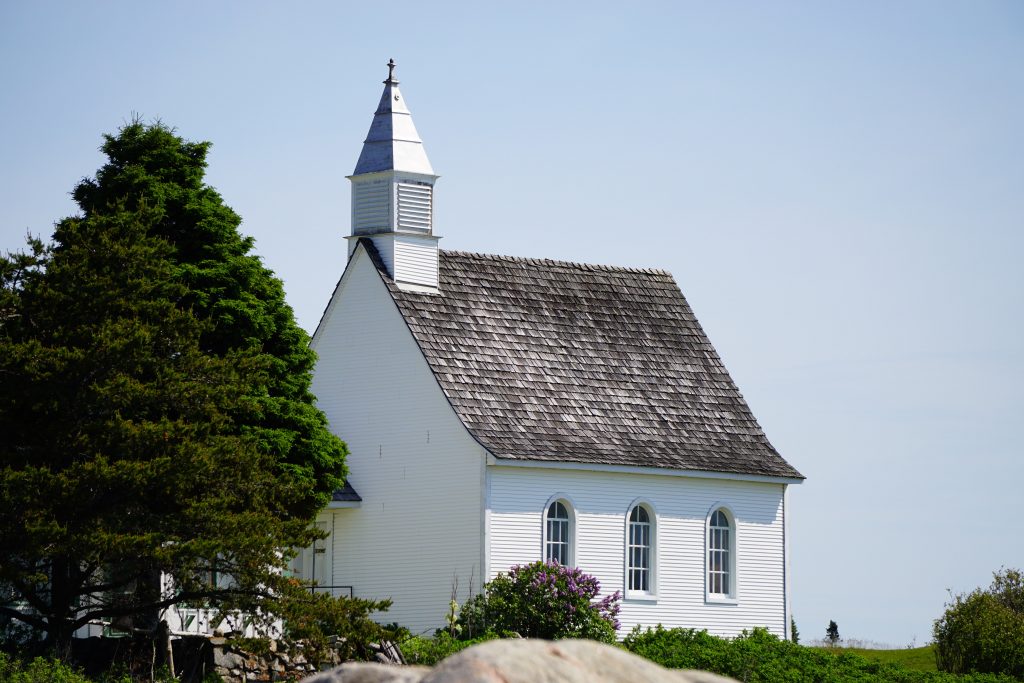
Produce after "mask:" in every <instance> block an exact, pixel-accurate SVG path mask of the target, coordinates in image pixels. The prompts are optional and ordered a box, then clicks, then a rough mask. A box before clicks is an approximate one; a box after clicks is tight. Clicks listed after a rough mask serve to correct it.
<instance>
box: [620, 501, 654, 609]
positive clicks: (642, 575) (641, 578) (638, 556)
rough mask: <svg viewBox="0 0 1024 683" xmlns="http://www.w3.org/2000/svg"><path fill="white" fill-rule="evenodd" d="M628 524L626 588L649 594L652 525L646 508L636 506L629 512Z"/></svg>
mask: <svg viewBox="0 0 1024 683" xmlns="http://www.w3.org/2000/svg"><path fill="white" fill-rule="evenodd" d="M628 524H629V531H628V534H627V538H628V544H627V547H626V558H627V560H626V562H627V567H626V575H627V579H626V586H627V588H628V589H629V590H630V591H636V592H640V593H651V592H653V591H652V590H651V586H652V581H651V574H652V563H651V558H652V554H653V553H652V548H653V541H652V538H653V534H652V533H651V532H652V529H653V525H652V524H651V515H650V513H649V512H648V511H647V508H646V507H644V506H643V505H637V506H635V507H634V508H633V509H632V510H630V512H629V523H628Z"/></svg>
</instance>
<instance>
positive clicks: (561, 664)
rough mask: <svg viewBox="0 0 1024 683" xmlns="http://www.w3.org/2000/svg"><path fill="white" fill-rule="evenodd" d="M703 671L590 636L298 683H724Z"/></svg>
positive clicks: (499, 645) (502, 643)
mask: <svg viewBox="0 0 1024 683" xmlns="http://www.w3.org/2000/svg"><path fill="white" fill-rule="evenodd" d="M731 680H732V679H729V678H723V677H722V676H717V675H715V674H710V673H706V672H703V671H674V670H671V669H665V668H663V667H660V666H658V665H657V664H654V663H653V662H649V661H647V660H646V659H643V658H642V657H637V656H636V655H634V654H631V653H629V652H626V651H625V650H622V649H620V648H617V647H613V646H611V645H603V644H601V643H596V642H594V641H592V640H560V641H557V642H551V641H547V640H518V639H517V640H492V641H489V642H486V643H480V644H479V645H474V646H473V647H471V648H469V649H467V650H463V651H462V652H459V653H457V654H454V655H452V656H451V657H449V658H448V659H446V660H444V661H443V662H441V663H440V664H438V665H437V666H436V667H434V668H433V669H428V668H426V667H414V666H388V665H384V664H367V663H356V662H350V663H348V664H342V665H341V666H339V667H337V668H336V669H332V670H331V671H325V672H324V673H321V674H318V675H316V676H313V677H311V678H307V679H305V680H304V681H303V683H641V682H645V683H726V682H728V681H731Z"/></svg>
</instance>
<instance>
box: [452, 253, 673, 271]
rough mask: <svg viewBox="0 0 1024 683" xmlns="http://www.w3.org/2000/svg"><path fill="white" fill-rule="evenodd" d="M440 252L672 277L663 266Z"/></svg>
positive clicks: (473, 257)
mask: <svg viewBox="0 0 1024 683" xmlns="http://www.w3.org/2000/svg"><path fill="white" fill-rule="evenodd" d="M440 252H441V253H442V254H447V255H451V256H460V257H466V258H472V259H477V260H480V261H508V262H510V263H525V264H529V265H533V266H565V267H568V268H574V269H576V270H597V271H602V272H608V273H633V274H636V273H646V274H648V275H665V276H667V277H672V273H670V272H669V271H667V270H664V269H663V268H630V267H628V266H608V265H604V264H599V263H583V262H581V261H561V260H558V259H549V258H533V257H530V256H506V255H503V254H481V253H478V252H472V251H459V250H456V249H441V250H440Z"/></svg>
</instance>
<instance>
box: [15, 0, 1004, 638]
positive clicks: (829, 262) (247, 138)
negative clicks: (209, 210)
mask: <svg viewBox="0 0 1024 683" xmlns="http://www.w3.org/2000/svg"><path fill="white" fill-rule="evenodd" d="M548 5H556V6H555V7H551V6H548ZM389 57H394V59H395V60H396V61H397V62H398V65H399V66H398V70H397V76H398V78H399V79H400V80H401V82H402V91H403V93H404V95H405V96H406V98H407V100H408V102H409V105H410V107H411V109H412V111H413V114H414V116H415V120H416V123H417V126H418V128H419V131H420V134H421V136H422V137H423V139H424V141H425V143H426V146H427V151H428V153H429V155H430V158H431V161H432V162H433V165H434V168H435V169H436V170H437V172H438V173H440V174H442V178H441V180H440V181H439V183H438V186H437V203H438V209H437V211H438V215H437V226H438V232H439V233H440V234H441V235H443V236H444V240H443V241H442V246H443V247H446V248H449V249H462V250H469V251H482V252H489V253H501V254H513V255H521V256H540V257H549V258H559V259H568V260H578V261H588V262H596V263H605V264H614V265H627V266H649V267H660V268H665V269H668V270H670V271H671V272H672V273H674V275H675V277H676V279H677V281H678V282H679V284H680V285H681V286H682V289H683V291H684V293H685V294H686V296H687V297H688V298H689V300H690V302H691V304H692V305H693V307H694V309H695V311H696V313H697V315H698V317H699V318H700V320H701V321H702V323H703V324H704V326H705V328H706V329H707V331H708V333H709V335H710V337H711V340H712V341H713V342H714V343H715V345H716V346H717V348H718V350H719V351H720V352H721V354H722V356H723V358H724V360H725V363H726V366H727V367H728V368H729V369H730V371H731V372H732V374H733V377H734V378H735V379H736V381H737V383H738V384H739V386H740V388H741V389H742V390H743V392H744V393H745V395H746V396H747V398H748V399H749V401H750V403H751V405H752V407H753V409H754V412H755V414H756V415H757V416H758V418H759V419H760V421H761V423H762V425H763V426H764V428H765V430H766V431H767V433H768V435H769V437H770V438H771V439H772V441H773V443H774V444H775V445H776V446H777V448H778V449H779V450H780V451H781V452H782V454H783V455H784V456H785V457H786V458H787V459H788V460H789V461H790V462H792V463H793V464H794V465H795V466H796V467H797V468H799V469H800V470H801V471H802V472H803V473H804V474H806V475H807V477H808V480H807V482H806V483H805V484H804V485H802V486H799V487H795V488H794V489H793V490H792V491H791V556H792V580H793V605H794V612H795V615H796V619H797V623H798V626H799V628H800V630H801V632H802V634H803V636H804V638H805V639H806V638H811V637H820V636H822V635H823V634H824V630H825V626H826V625H827V624H828V620H829V619H834V620H836V621H837V622H838V624H839V627H840V632H841V634H842V635H844V636H851V637H852V636H856V637H860V638H865V639H872V640H876V641H881V642H886V643H890V644H893V645H905V644H908V643H910V642H911V640H912V639H914V638H916V640H917V642H918V643H922V642H925V641H926V640H928V639H929V637H930V631H931V622H932V620H933V619H934V618H935V617H937V616H938V615H939V614H940V613H941V611H942V607H943V602H944V600H945V599H946V597H947V594H946V589H947V588H949V589H953V590H954V591H964V590H968V589H971V588H973V587H975V586H978V585H984V584H987V583H988V581H989V579H990V578H991V572H992V571H993V570H996V569H998V568H999V567H1000V566H1002V565H1006V566H1014V567H1022V566H1024V496H1022V494H1021V488H1022V487H1021V484H1022V482H1024V449H1022V446H1021V443H1022V438H1021V431H1022V427H1024V418H1022V413H1024V389H1022V384H1024V360H1022V356H1024V354H1022V352H1024V341H1022V335H1024V325H1022V319H1024V267H1022V266H1021V255H1022V252H1024V3H1020V2H1013V1H1011V2H988V1H978V2H942V1H927V2H913V1H904V2H898V3H893V2H858V3H853V2H801V3H786V2H774V3H762V2H756V3H753V2H752V3H743V2H730V3H706V2H699V3H690V2H665V3H654V2H651V3H623V2H611V3H609V2H594V1H588V2H579V3H529V2H526V3H523V2H519V3H500V4H497V3H469V2H467V3H464V4H456V3H443V2H440V3H439V2H435V3H424V2H416V3H407V2H388V3H335V2H303V3H270V2H245V3H243V2H216V3H211V2H192V3H188V2H179V3H173V4H172V3H139V2H94V3H82V2H63V3H61V2H46V1H41V2H27V1H25V2H15V1H13V0H8V1H7V2H3V3H2V4H0V63H2V64H3V65H4V67H3V70H2V72H0V74H2V75H0V86H2V87H0V136H2V147H0V150H2V151H0V159H2V164H0V207H2V208H0V217H2V221H0V236H2V239H0V249H5V250H9V249H16V248H18V247H19V246H20V245H21V244H22V242H23V236H24V234H25V232H26V230H31V231H33V232H35V233H37V234H43V235H44V236H48V235H49V233H50V230H51V228H52V224H53V222H54V221H56V220H57V219H59V218H60V217H62V216H65V215H69V214H71V213H73V212H74V210H75V209H74V206H73V204H72V202H71V200H70V198H69V196H68V192H69V191H70V190H71V188H72V187H73V186H74V184H75V183H76V181H78V180H79V179H80V178H81V177H83V176H87V175H91V174H93V173H94V172H95V170H96V169H97V168H98V167H99V165H100V163H101V161H102V158H101V155H100V154H99V152H98V151H97V147H98V146H99V144H100V142H101V140H100V135H101V134H102V133H104V132H111V131H114V130H115V129H116V128H117V127H118V126H119V125H121V124H122V123H124V122H125V121H127V120H128V119H130V118H131V117H132V115H133V113H139V114H141V115H142V116H143V117H145V118H147V119H153V118H157V117H159V118H160V119H162V120H163V121H165V122H166V123H168V124H171V125H173V126H176V127H177V129H178V130H179V132H180V133H181V134H182V135H183V136H185V137H187V138H190V139H202V140H211V141H213V143H214V147H213V151H212V153H211V156H210V170H209V174H208V180H209V182H210V183H211V184H212V185H214V186H215V187H217V188H218V189H219V190H220V192H221V193H222V194H223V196H224V198H225V200H226V201H227V203H228V204H230V205H231V206H232V207H234V208H235V209H236V210H237V211H238V212H239V213H240V214H241V215H242V216H243V217H244V219H245V223H244V225H243V229H244V231H245V232H247V233H248V234H251V235H253V236H255V237H256V240H257V250H258V252H259V253H260V255H261V256H262V257H263V258H264V259H265V261H266V263H267V264H268V265H269V266H270V267H271V268H272V269H273V270H274V271H276V272H277V274H278V275H279V276H281V277H282V278H283V279H284V281H285V286H286V289H287V293H288V299H289V301H290V303H291V304H292V306H293V307H294V308H295V312H296V314H297V316H298V319H299V322H300V323H301V324H302V325H303V326H304V327H305V328H306V329H307V330H312V329H313V328H314V327H315V325H316V323H317V320H318V318H319V314H320V312H321V310H322V309H323V307H324V305H325V304H326V302H327V299H328V297H329V295H330V293H331V289H332V287H333V285H334V283H335V281H336V280H337V278H338V276H339V275H340V273H341V270H342V267H343V265H344V260H345V257H344V248H345V247H344V244H343V240H342V236H343V235H345V234H346V233H347V231H348V221H349V205H348V201H349V189H348V182H347V181H346V180H345V175H346V174H348V173H351V171H352V169H353V167H354V165H355V161H356V158H357V156H358V153H359V148H360V144H361V142H362V140H363V138H364V137H365V135H366V131H367V128H368V127H369V123H370V118H371V115H372V113H373V110H374V108H375V106H376V104H377V100H378V97H379V95H380V89H381V87H382V86H381V81H382V80H383V79H384V77H385V75H386V69H385V68H384V64H385V62H387V60H388V58H389Z"/></svg>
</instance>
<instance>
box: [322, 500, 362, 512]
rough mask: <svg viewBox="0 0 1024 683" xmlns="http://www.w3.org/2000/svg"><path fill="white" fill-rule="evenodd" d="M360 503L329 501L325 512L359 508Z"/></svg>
mask: <svg viewBox="0 0 1024 683" xmlns="http://www.w3.org/2000/svg"><path fill="white" fill-rule="evenodd" d="M359 507H362V503H361V502H359V501H331V502H330V503H328V504H327V508H325V509H326V510H339V509H341V508H359Z"/></svg>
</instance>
